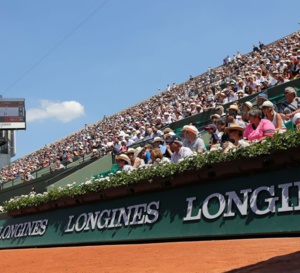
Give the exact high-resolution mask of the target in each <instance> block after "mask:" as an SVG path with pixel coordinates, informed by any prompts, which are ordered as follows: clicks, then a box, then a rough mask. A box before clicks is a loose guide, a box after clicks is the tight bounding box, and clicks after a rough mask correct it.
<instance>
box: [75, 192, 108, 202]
mask: <svg viewBox="0 0 300 273" xmlns="http://www.w3.org/2000/svg"><path fill="white" fill-rule="evenodd" d="M101 199H103V194H102V192H101V191H100V192H88V193H86V194H84V195H82V196H80V202H82V203H88V202H95V201H99V200H101Z"/></svg>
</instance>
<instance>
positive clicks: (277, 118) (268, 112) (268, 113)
mask: <svg viewBox="0 0 300 273" xmlns="http://www.w3.org/2000/svg"><path fill="white" fill-rule="evenodd" d="M261 108H262V111H263V113H264V115H265V119H268V120H270V121H272V123H273V124H274V126H275V131H276V132H280V133H282V132H285V131H286V127H285V125H284V122H283V120H282V117H281V115H280V114H278V113H276V112H275V110H274V104H273V103H272V102H271V101H268V100H267V101H265V102H264V103H263V104H262V106H261Z"/></svg>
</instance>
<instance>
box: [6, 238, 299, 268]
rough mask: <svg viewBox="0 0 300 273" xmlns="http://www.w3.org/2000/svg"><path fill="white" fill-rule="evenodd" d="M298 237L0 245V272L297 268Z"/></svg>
mask: <svg viewBox="0 0 300 273" xmlns="http://www.w3.org/2000/svg"><path fill="white" fill-rule="evenodd" d="M299 250H300V238H276V239H272V238H268V239H241V240H220V241H204V242H175V243H155V244H136V245H111V246H84V247H60V248H36V249H15V250H1V273H20V272H22V273H35V272H39V273H60V272H70V273H94V272H101V273H120V272H122V273H123V272H124V273H132V272H147V273H154V272H159V273H160V272H163V273H169V272H172V273H184V272H188V273H196V272H197V273H220V272H230V273H237V272H241V273H250V272H251V273H252V272H255V273H257V272H259V273H282V272H288V273H299V268H300V252H299Z"/></svg>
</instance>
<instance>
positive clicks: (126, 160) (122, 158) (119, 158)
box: [116, 154, 131, 164]
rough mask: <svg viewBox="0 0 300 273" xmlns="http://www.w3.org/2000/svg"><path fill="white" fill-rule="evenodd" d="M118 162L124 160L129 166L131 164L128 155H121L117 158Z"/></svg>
mask: <svg viewBox="0 0 300 273" xmlns="http://www.w3.org/2000/svg"><path fill="white" fill-rule="evenodd" d="M116 159H117V160H124V161H125V162H127V163H128V164H131V162H130V159H129V157H128V156H127V155H125V154H120V155H117V156H116Z"/></svg>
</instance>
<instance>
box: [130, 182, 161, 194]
mask: <svg viewBox="0 0 300 273" xmlns="http://www.w3.org/2000/svg"><path fill="white" fill-rule="evenodd" d="M128 188H129V192H130V193H142V192H150V191H156V190H160V189H161V188H162V183H161V180H160V179H154V180H153V181H152V182H149V181H148V180H143V181H140V182H137V183H134V184H130V185H128Z"/></svg>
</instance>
